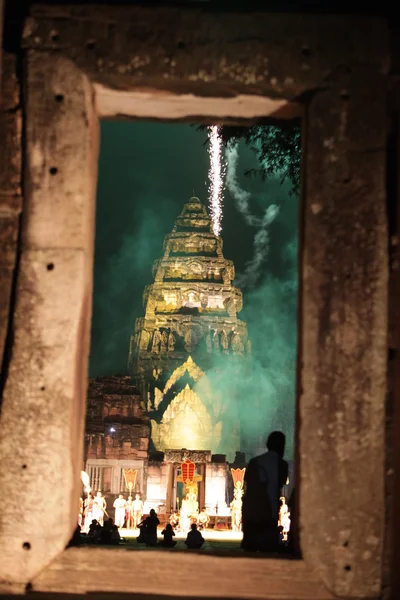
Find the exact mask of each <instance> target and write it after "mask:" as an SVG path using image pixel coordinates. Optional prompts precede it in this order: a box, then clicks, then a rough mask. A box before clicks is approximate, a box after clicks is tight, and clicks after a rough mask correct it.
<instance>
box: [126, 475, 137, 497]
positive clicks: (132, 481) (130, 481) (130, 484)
mask: <svg viewBox="0 0 400 600" xmlns="http://www.w3.org/2000/svg"><path fill="white" fill-rule="evenodd" d="M122 471H123V473H124V477H125V484H126V487H127V488H128V490H129V493H130V494H131V493H132V490H133V489H134V487H135V485H136V477H137V470H135V471H133V470H132V469H122Z"/></svg>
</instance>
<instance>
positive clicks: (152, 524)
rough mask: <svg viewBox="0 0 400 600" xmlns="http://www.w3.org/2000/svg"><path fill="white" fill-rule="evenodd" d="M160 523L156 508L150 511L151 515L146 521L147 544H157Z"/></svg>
mask: <svg viewBox="0 0 400 600" xmlns="http://www.w3.org/2000/svg"><path fill="white" fill-rule="evenodd" d="M159 524H160V521H159V520H158V517H157V514H156V511H155V510H154V508H152V509H151V511H150V516H148V517H147V519H146V521H145V525H146V528H145V539H146V545H147V546H157V525H159Z"/></svg>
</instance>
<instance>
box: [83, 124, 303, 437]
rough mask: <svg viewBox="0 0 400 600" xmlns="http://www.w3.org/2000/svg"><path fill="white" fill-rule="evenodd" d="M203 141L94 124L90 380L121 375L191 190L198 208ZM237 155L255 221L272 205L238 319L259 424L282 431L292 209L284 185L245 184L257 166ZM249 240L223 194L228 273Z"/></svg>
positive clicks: (290, 408) (293, 276)
mask: <svg viewBox="0 0 400 600" xmlns="http://www.w3.org/2000/svg"><path fill="white" fill-rule="evenodd" d="M205 142H206V133H205V132H203V131H198V129H197V128H196V127H193V126H190V125H183V124H182V125H181V124H179V125H178V124H166V123H152V122H129V121H103V122H102V124H101V151H100V159H99V176H98V191H97V214H96V242H95V266H94V296H93V319H92V342H91V355H90V372H89V375H90V376H91V377H96V376H100V375H108V374H126V372H127V358H128V349H129V337H130V335H131V333H132V332H133V327H134V321H135V318H136V317H139V316H143V307H142V292H143V288H144V286H145V285H147V284H149V283H152V275H151V266H152V263H153V261H154V260H155V259H156V258H158V257H160V256H161V253H162V244H163V238H164V235H165V234H166V233H169V232H170V231H171V229H172V227H173V224H174V219H175V218H176V216H177V215H178V214H179V212H180V211H181V209H182V206H183V204H184V203H185V202H186V201H187V200H188V199H189V198H190V196H191V195H192V194H193V191H194V193H195V195H196V196H198V197H199V198H200V199H201V200H202V201H203V202H204V203H205V204H206V205H207V187H208V182H207V173H208V164H209V159H208V152H207V146H206V145H205ZM239 156H240V159H239V165H238V175H239V184H240V185H241V186H242V187H243V188H244V189H246V190H248V191H250V192H251V194H252V196H251V202H250V208H251V210H252V211H253V212H254V213H255V214H258V215H260V216H261V215H262V214H263V211H265V209H266V208H267V206H268V205H269V204H278V205H279V207H280V211H279V214H278V216H277V218H276V219H275V221H274V222H273V223H272V224H271V226H270V228H269V233H270V248H269V252H268V255H267V257H266V260H265V261H264V264H263V267H262V272H261V273H260V278H259V281H258V283H257V285H256V286H255V287H253V289H243V290H242V291H243V293H244V309H243V311H242V312H241V313H240V317H241V318H243V319H245V320H246V321H247V323H248V328H249V334H250V337H251V339H252V345H253V355H254V356H255V359H256V360H257V361H258V365H259V368H260V369H262V371H263V372H262V377H261V378H262V379H265V378H266V379H267V380H268V390H267V389H266V391H265V394H266V395H267V396H268V397H269V396H271V393H272V395H274V398H273V399H271V401H269V402H268V404H269V405H270V406H273V411H272V413H273V416H272V413H271V412H270V413H269V416H268V420H271V419H272V420H273V424H274V425H275V426H281V427H282V428H285V429H286V430H288V429H292V425H293V419H294V382H295V355H296V294H297V266H296V260H297V259H296V254H297V224H298V215H297V210H298V203H297V199H296V198H293V197H290V196H289V193H288V191H289V188H290V185H289V184H288V185H284V186H281V185H280V182H279V179H276V180H268V181H267V182H262V181H261V180H259V179H256V178H249V177H245V176H244V171H245V170H246V169H249V168H256V167H257V166H258V164H257V159H256V156H255V154H254V153H253V152H252V151H251V150H250V149H249V148H247V147H246V146H244V145H240V148H239ZM254 234H255V229H254V228H252V227H249V226H247V225H246V224H245V222H244V219H243V216H242V215H241V213H240V212H239V211H238V210H237V208H236V205H235V200H234V199H233V198H232V197H231V196H230V194H229V193H228V191H226V192H225V197H224V218H223V222H222V238H223V241H224V255H225V257H227V258H230V259H232V260H233V261H234V263H235V268H236V272H237V273H242V272H243V271H245V269H246V263H247V262H248V261H250V260H251V258H252V256H253V239H254ZM277 371H279V372H278V373H277ZM255 373H256V371H255ZM255 377H256V376H255ZM270 383H271V385H272V388H270V385H269V384H270ZM264 387H265V386H264ZM271 389H273V390H274V391H273V392H271ZM271 425H272V423H271Z"/></svg>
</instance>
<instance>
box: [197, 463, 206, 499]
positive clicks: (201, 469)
mask: <svg viewBox="0 0 400 600" xmlns="http://www.w3.org/2000/svg"><path fill="white" fill-rule="evenodd" d="M198 472H199V475H201V481H200V485H199V488H200V492H199V510H202V508H203V506H205V504H206V464H205V463H202V464H200V465H198Z"/></svg>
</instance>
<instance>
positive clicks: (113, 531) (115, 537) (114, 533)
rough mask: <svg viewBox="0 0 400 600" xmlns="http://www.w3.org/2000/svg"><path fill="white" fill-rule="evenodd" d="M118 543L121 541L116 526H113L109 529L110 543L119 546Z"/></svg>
mask: <svg viewBox="0 0 400 600" xmlns="http://www.w3.org/2000/svg"><path fill="white" fill-rule="evenodd" d="M120 541H121V536H120V535H119V531H118V527H117V526H116V525H113V526H112V527H111V543H112V544H114V545H116V544H119V543H120Z"/></svg>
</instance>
